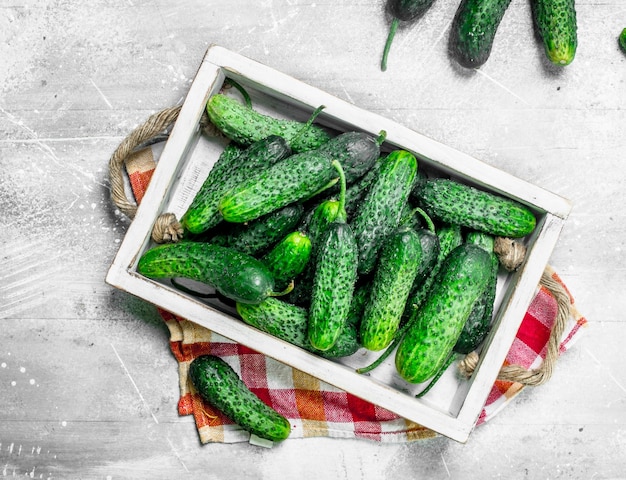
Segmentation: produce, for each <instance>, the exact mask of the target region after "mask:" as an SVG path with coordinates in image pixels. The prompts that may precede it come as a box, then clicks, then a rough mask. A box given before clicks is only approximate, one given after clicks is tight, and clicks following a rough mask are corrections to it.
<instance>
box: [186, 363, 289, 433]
mask: <svg viewBox="0 0 626 480" xmlns="http://www.w3.org/2000/svg"><path fill="white" fill-rule="evenodd" d="M189 378H190V379H191V382H192V384H193V386H194V387H195V388H196V390H197V391H198V393H199V394H200V396H201V397H202V398H203V399H204V400H205V401H206V402H207V403H209V404H210V405H212V406H213V407H215V408H216V409H217V410H219V411H220V412H221V413H223V414H224V415H225V416H226V417H228V418H229V419H231V420H232V421H233V422H235V423H236V424H237V425H239V426H240V427H241V428H242V429H244V430H245V431H247V432H250V433H252V434H254V435H256V436H258V437H260V438H264V439H266V440H271V441H273V442H280V441H282V440H285V439H286V438H287V437H289V434H290V433H291V425H290V423H289V420H287V419H286V418H285V417H284V416H283V415H281V414H280V413H278V412H277V411H276V410H274V409H273V408H272V407H270V406H269V405H267V404H266V403H264V402H263V401H262V400H261V399H260V398H259V397H258V396H257V395H255V394H254V393H253V392H252V391H251V390H250V389H249V388H248V387H247V385H246V384H245V383H244V382H243V381H242V380H241V378H239V376H238V375H237V373H236V372H235V371H234V370H233V368H232V367H231V366H230V365H229V364H228V363H226V362H225V361H224V360H222V359H221V358H219V357H216V356H213V355H201V356H199V357H196V358H195V359H194V360H193V361H192V362H191V364H190V365H189Z"/></svg>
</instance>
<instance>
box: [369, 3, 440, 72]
mask: <svg viewBox="0 0 626 480" xmlns="http://www.w3.org/2000/svg"><path fill="white" fill-rule="evenodd" d="M434 1H435V0H389V1H388V2H387V9H388V10H389V13H391V15H392V17H393V20H392V21H391V26H390V27H389V34H388V35H387V41H386V42H385V48H384V50H383V58H382V60H381V62H380V69H381V70H382V71H385V70H387V57H388V56H389V50H390V49H391V43H392V42H393V39H394V37H395V35H396V31H397V30H398V26H399V25H400V22H401V21H402V22H415V21H417V19H419V18H420V17H421V16H422V15H424V13H426V11H427V10H428V9H429V8H430V7H431V5H432V4H433V3H434Z"/></svg>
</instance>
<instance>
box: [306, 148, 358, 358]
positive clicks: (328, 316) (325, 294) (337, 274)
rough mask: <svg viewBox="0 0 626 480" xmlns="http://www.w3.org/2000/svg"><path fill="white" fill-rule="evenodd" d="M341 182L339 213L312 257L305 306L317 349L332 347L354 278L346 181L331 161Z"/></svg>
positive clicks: (354, 256) (355, 251) (342, 323)
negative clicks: (312, 271)
mask: <svg viewBox="0 0 626 480" xmlns="http://www.w3.org/2000/svg"><path fill="white" fill-rule="evenodd" d="M333 167H334V168H336V169H337V171H338V173H339V176H340V179H341V193H340V198H339V202H340V207H339V214H338V215H337V217H336V218H335V220H334V221H333V222H331V223H330V225H328V227H327V228H326V231H325V232H324V235H323V237H322V240H321V242H320V244H319V247H318V250H317V253H316V255H315V274H314V278H313V289H312V291H311V304H310V306H309V325H308V336H309V341H310V342H311V345H312V346H313V347H314V348H316V349H318V350H322V351H325V350H328V349H330V348H332V347H333V345H334V344H335V343H336V342H337V339H338V338H339V334H340V333H341V331H342V330H343V329H344V327H345V324H346V322H347V319H348V313H349V310H350V304H351V302H352V298H353V296H354V289H355V284H356V279H357V263H358V248H357V243H356V240H355V238H354V234H353V233H352V228H351V227H350V225H348V223H347V222H346V212H345V207H344V205H345V191H346V178H345V175H344V174H343V169H342V167H341V165H340V163H339V162H338V161H336V160H335V161H333Z"/></svg>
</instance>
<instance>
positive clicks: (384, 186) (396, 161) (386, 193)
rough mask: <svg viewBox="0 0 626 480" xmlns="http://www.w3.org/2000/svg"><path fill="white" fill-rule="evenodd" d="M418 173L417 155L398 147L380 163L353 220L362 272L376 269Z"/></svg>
mask: <svg viewBox="0 0 626 480" xmlns="http://www.w3.org/2000/svg"><path fill="white" fill-rule="evenodd" d="M416 174H417V159H416V158H415V156H414V155H413V154H412V153H410V152H407V151H405V150H394V151H393V152H391V153H390V154H389V155H388V156H387V157H386V158H385V160H384V161H383V163H382V165H381V166H380V170H379V171H378V176H377V177H376V180H375V181H374V183H373V184H372V185H371V187H370V189H369V191H368V192H367V195H366V196H365V198H364V199H363V201H362V203H361V204H360V205H359V207H358V209H357V211H356V212H355V214H354V217H353V218H352V221H351V222H350V224H351V226H352V228H353V231H354V236H355V238H356V241H357V245H358V248H359V265H358V271H359V273H360V274H367V273H370V272H372V271H373V270H374V266H375V264H376V258H377V256H378V252H379V251H380V248H381V246H382V243H383V241H384V239H385V238H386V237H387V235H389V234H391V233H392V232H393V231H394V230H395V229H396V228H397V227H398V224H399V223H400V217H401V215H402V211H403V209H404V205H405V203H406V202H407V200H408V198H409V193H410V191H411V188H412V186H413V181H414V180H415V176H416Z"/></svg>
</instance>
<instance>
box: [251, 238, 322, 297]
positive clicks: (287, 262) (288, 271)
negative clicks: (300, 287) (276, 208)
mask: <svg viewBox="0 0 626 480" xmlns="http://www.w3.org/2000/svg"><path fill="white" fill-rule="evenodd" d="M310 257H311V240H310V239H309V237H308V236H307V235H306V234H304V233H303V232H299V231H296V232H291V233H289V234H287V235H286V236H285V237H284V238H283V239H282V240H281V241H279V242H278V243H277V244H276V245H275V246H274V248H272V249H271V250H270V251H269V252H267V253H266V254H265V255H263V257H262V258H261V261H262V262H263V263H264V264H265V265H266V266H267V268H268V269H269V271H270V273H271V274H272V276H273V277H274V284H275V286H276V289H277V290H278V291H282V290H284V289H286V288H287V286H288V285H289V283H290V282H291V281H292V280H294V279H295V278H296V277H297V276H298V275H300V274H301V273H302V272H303V271H304V269H305V268H306V266H307V265H308V264H309V260H310Z"/></svg>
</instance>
